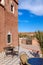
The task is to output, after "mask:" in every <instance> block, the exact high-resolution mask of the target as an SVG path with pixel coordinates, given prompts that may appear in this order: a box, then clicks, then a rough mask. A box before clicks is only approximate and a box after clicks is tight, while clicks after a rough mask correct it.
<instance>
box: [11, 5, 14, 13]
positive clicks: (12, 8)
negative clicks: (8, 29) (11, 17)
mask: <svg viewBox="0 0 43 65" xmlns="http://www.w3.org/2000/svg"><path fill="white" fill-rule="evenodd" d="M11 12H12V13H14V6H13V4H11Z"/></svg>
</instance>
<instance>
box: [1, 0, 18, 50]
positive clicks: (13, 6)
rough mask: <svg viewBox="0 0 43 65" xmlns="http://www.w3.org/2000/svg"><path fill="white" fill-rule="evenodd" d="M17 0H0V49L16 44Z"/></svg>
mask: <svg viewBox="0 0 43 65" xmlns="http://www.w3.org/2000/svg"><path fill="white" fill-rule="evenodd" d="M17 9H18V0H0V51H3V48H4V47H6V46H7V45H13V46H17V45H18V19H17V18H18V10H17Z"/></svg>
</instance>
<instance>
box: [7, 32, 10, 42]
mask: <svg viewBox="0 0 43 65" xmlns="http://www.w3.org/2000/svg"><path fill="white" fill-rule="evenodd" d="M7 42H8V43H11V33H10V32H9V33H8V35H7Z"/></svg>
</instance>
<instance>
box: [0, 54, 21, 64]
mask: <svg viewBox="0 0 43 65" xmlns="http://www.w3.org/2000/svg"><path fill="white" fill-rule="evenodd" d="M19 61H20V59H19V56H14V57H13V58H12V56H5V55H2V53H0V65H19Z"/></svg>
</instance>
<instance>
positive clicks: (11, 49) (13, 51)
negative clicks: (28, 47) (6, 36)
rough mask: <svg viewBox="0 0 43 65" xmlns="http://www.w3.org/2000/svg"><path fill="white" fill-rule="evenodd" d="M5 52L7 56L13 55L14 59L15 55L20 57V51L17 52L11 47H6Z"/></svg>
mask: <svg viewBox="0 0 43 65" xmlns="http://www.w3.org/2000/svg"><path fill="white" fill-rule="evenodd" d="M4 52H5V55H6V56H7V55H12V57H13V56H14V55H18V51H16V50H15V47H13V46H12V47H11V46H8V47H4Z"/></svg>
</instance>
